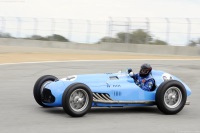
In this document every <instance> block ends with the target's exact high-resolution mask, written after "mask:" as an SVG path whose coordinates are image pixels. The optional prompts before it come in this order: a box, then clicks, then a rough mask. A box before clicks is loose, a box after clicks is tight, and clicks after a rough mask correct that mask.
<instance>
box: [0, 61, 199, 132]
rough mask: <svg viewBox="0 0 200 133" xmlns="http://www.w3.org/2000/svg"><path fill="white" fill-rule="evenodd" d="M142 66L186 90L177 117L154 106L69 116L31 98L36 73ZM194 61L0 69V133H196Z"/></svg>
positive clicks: (64, 73) (62, 74) (62, 73)
mask: <svg viewBox="0 0 200 133" xmlns="http://www.w3.org/2000/svg"><path fill="white" fill-rule="evenodd" d="M144 62H148V63H150V64H151V65H152V66H153V69H160V70H163V71H167V72H169V73H171V74H174V75H176V76H177V77H179V78H181V79H182V80H183V81H185V83H186V84H188V86H189V87H190V88H191V90H192V95H191V96H190V97H189V98H188V100H189V101H190V102H191V105H186V106H185V107H184V109H183V110H182V111H181V112H180V113H178V114H177V115H164V114H162V113H161V112H160V111H159V110H158V109H157V107H156V106H154V107H132V108H103V109H102V108H93V109H92V110H91V111H90V112H89V113H88V114H87V115H85V116H84V117H81V118H72V117H70V116H69V115H67V114H65V112H64V111H63V109H62V108H42V107H40V106H39V105H38V104H37V103H36V102H35V100H34V98H33V94H32V91H33V86H34V83H35V81H36V80H37V79H38V78H39V77H40V76H42V75H46V74H51V75H55V76H57V77H58V78H62V77H65V76H68V75H73V74H85V73H105V72H117V71H118V70H120V69H125V68H128V67H132V68H133V70H134V71H135V72H138V71H139V67H140V65H141V64H142V63H144ZM199 74H200V61H199V60H196V61H195V60H194V61H184V60H182V61H169V60H168V61H162V60H157V61H156V60H154V61H145V60H142V61H139V60H135V61H95V62H94V61H93V62H90V61H83V62H79V61H75V62H61V63H39V64H38V63H36V64H15V65H0V133H7V132H8V133H14V132H17V133H40V132H41V133H55V132H56V133H59V132H63V133H78V132H80V133H104V132H105V133H130V132H132V133H141V132H147V133H155V132H158V133H200V124H199V123H200V106H199V102H200V88H199V85H200V78H199Z"/></svg>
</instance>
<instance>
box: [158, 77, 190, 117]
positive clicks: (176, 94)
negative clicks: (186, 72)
mask: <svg viewBox="0 0 200 133" xmlns="http://www.w3.org/2000/svg"><path fill="white" fill-rule="evenodd" d="M155 99H156V104H157V107H158V109H159V110H160V111H161V112H163V113H164V114H170V115H172V114H176V113H178V112H180V111H181V110H182V109H183V107H184V106H185V103H186V100H187V94H186V90H185V87H184V85H183V84H182V83H181V82H179V81H177V80H168V81H165V82H163V83H162V84H161V85H160V86H159V87H158V90H157V92H156V98H155Z"/></svg>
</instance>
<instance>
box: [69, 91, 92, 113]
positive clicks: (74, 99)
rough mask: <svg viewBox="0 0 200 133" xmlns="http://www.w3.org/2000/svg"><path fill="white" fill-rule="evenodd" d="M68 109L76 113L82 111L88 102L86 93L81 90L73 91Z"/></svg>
mask: <svg viewBox="0 0 200 133" xmlns="http://www.w3.org/2000/svg"><path fill="white" fill-rule="evenodd" d="M69 102H70V107H71V108H72V109H73V110H74V111H76V112H80V111H83V110H84V109H85V108H86V107H87V105H88V102H89V96H88V94H87V92H86V91H85V90H83V89H81V88H79V89H77V90H75V91H73V92H72V94H71V95H70V100H69Z"/></svg>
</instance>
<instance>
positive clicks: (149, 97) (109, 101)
mask: <svg viewBox="0 0 200 133" xmlns="http://www.w3.org/2000/svg"><path fill="white" fill-rule="evenodd" d="M151 74H152V77H153V78H154V80H155V83H156V84H155V88H154V90H153V91H144V90H142V89H141V88H140V87H139V86H137V85H136V84H135V82H134V80H133V78H131V77H130V76H129V73H128V72H117V73H103V74H85V75H72V76H68V77H65V78H62V79H56V80H54V81H48V82H46V81H45V83H43V84H42V86H41V87H40V88H41V89H40V91H41V102H42V105H44V106H48V107H63V95H64V92H66V93H67V91H68V89H69V88H70V87H71V86H73V85H75V84H78V83H79V84H82V85H85V86H87V88H89V90H90V91H91V93H92V94H91V95H92V102H91V106H92V107H125V106H151V105H156V103H157V102H156V95H158V94H156V93H157V90H158V89H159V87H160V86H161V84H162V83H165V82H167V81H170V80H173V81H176V82H179V83H180V84H181V85H182V88H183V90H184V91H185V96H186V99H187V96H189V95H190V94H191V90H190V88H189V87H188V86H187V85H186V84H185V83H184V82H183V81H181V80H180V79H179V78H177V77H175V76H173V75H171V74H169V73H166V72H163V71H160V70H152V72H151ZM179 83H178V84H179ZM171 86H173V85H171ZM175 86H176V85H175ZM80 88H81V87H80ZM83 88H84V87H83ZM168 88H169V87H168ZM177 88H179V87H177ZM173 91H174V93H172V92H173ZM175 92H176V93H175ZM77 93H78V92H77ZM84 93H85V92H84ZM84 93H83V94H84ZM179 93H180V91H176V89H174V90H171V95H170V94H167V93H165V95H168V97H169V98H172V94H174V97H175V96H176V95H178V94H179ZM83 94H82V95H83ZM175 94H176V95H175ZM76 95H78V94H76ZM69 96H70V95H69ZM163 96H164V94H163ZM183 96H184V95H182V94H181V95H180V96H178V97H181V98H182V99H183ZM157 97H159V96H157ZM78 98H79V100H80V101H81V98H80V97H78V96H77V99H78ZM74 99H75V97H74ZM186 99H185V103H184V105H185V104H186V103H187V102H186ZM64 101H65V100H64ZM77 102H78V100H77ZM172 102H173V101H172ZM67 108H69V107H67ZM178 112H179V111H178ZM68 114H70V113H68ZM72 114H73V113H72ZM72 116H73V115H72ZM74 116H76V115H74ZM80 116H82V115H80Z"/></svg>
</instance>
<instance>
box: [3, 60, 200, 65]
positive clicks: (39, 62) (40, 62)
mask: <svg viewBox="0 0 200 133" xmlns="http://www.w3.org/2000/svg"><path fill="white" fill-rule="evenodd" d="M142 60H153V61H154V60H155V61H159V60H160V61H186V60H187V61H190V60H191V61H199V60H200V59H113V60H66V61H38V62H18V63H2V64H0V66H4V65H20V64H42V63H65V62H100V61H103V62H105V61H142Z"/></svg>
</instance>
